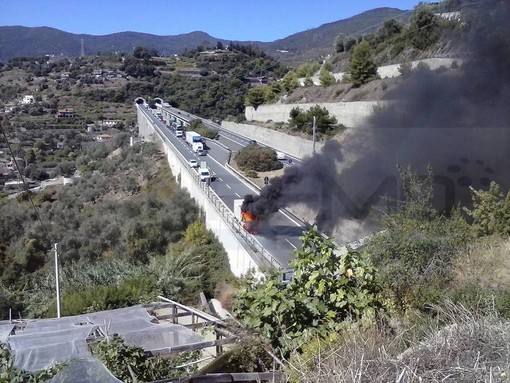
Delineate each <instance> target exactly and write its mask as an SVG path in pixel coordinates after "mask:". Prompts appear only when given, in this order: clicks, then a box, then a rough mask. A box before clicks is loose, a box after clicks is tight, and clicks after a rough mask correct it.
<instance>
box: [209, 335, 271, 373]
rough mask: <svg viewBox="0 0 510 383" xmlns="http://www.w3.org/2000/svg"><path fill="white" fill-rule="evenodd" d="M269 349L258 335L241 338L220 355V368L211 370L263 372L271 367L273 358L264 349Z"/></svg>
mask: <svg viewBox="0 0 510 383" xmlns="http://www.w3.org/2000/svg"><path fill="white" fill-rule="evenodd" d="M268 349H271V346H270V345H269V344H267V342H265V341H264V340H263V339H261V338H260V337H257V338H254V337H249V338H243V339H241V341H240V343H239V344H236V345H235V346H234V347H233V348H232V349H231V350H228V351H227V352H226V353H225V354H224V355H222V356H221V359H222V360H223V363H222V365H221V368H219V369H214V371H211V372H225V373H236V372H237V373H240V372H265V371H270V370H272V369H273V363H274V360H273V358H272V357H271V356H270V355H269V354H268V352H267V351H266V350H268ZM206 368H207V367H206Z"/></svg>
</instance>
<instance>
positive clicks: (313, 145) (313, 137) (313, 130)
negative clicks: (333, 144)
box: [312, 116, 317, 154]
mask: <svg viewBox="0 0 510 383" xmlns="http://www.w3.org/2000/svg"><path fill="white" fill-rule="evenodd" d="M316 130H317V126H316V123H315V116H313V125H312V154H315V134H316V133H315V132H316Z"/></svg>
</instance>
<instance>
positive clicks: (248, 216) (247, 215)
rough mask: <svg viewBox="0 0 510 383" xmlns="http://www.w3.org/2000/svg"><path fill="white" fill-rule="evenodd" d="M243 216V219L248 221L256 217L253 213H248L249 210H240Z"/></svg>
mask: <svg viewBox="0 0 510 383" xmlns="http://www.w3.org/2000/svg"><path fill="white" fill-rule="evenodd" d="M241 214H242V216H243V221H246V222H250V221H255V219H256V217H255V215H254V214H252V213H250V212H249V211H243V212H241Z"/></svg>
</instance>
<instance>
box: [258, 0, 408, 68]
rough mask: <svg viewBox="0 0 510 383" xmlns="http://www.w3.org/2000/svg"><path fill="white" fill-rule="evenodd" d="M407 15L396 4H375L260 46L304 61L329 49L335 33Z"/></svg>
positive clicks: (357, 31) (356, 31)
mask: <svg viewBox="0 0 510 383" xmlns="http://www.w3.org/2000/svg"><path fill="white" fill-rule="evenodd" d="M410 15H411V11H406V10H401V9H397V8H376V9H373V10H370V11H366V12H363V13H360V14H359V15H356V16H353V17H350V18H348V19H344V20H340V21H335V22H332V23H328V24H323V25H321V26H320V27H318V28H313V29H310V30H307V31H304V32H299V33H296V34H293V35H291V36H288V37H286V38H284V39H281V40H276V41H274V42H272V43H268V44H267V45H266V46H265V47H264V48H265V49H266V52H267V53H268V54H270V55H271V56H273V57H276V58H278V59H280V60H281V61H284V62H305V61H308V60H313V59H317V58H319V57H321V56H322V57H324V56H326V55H328V54H330V53H332V52H333V51H334V44H335V40H336V38H337V36H338V35H341V34H344V35H345V36H359V35H362V34H364V33H371V32H375V31H376V30H378V29H379V28H380V27H382V25H383V24H384V22H385V21H386V20H390V19H396V20H398V21H401V22H407V21H408V19H409V17H410Z"/></svg>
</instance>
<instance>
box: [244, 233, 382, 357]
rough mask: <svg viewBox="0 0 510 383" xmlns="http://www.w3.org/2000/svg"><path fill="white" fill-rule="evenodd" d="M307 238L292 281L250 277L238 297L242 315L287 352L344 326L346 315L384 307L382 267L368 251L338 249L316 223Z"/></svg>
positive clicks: (351, 317)
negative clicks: (372, 260)
mask: <svg viewBox="0 0 510 383" xmlns="http://www.w3.org/2000/svg"><path fill="white" fill-rule="evenodd" d="M301 240H302V247H301V248H300V249H299V250H297V251H296V254H295V258H294V260H293V261H292V262H291V265H292V267H293V268H294V278H293V279H292V280H291V281H289V282H288V283H284V282H282V281H281V280H280V278H279V276H278V275H277V274H273V275H270V276H269V277H267V279H266V280H265V281H263V282H259V281H256V280H255V279H248V281H247V282H246V285H245V290H242V291H241V292H240V293H239V295H238V296H237V299H236V300H235V307H234V312H235V314H236V315H237V317H238V318H240V319H241V320H242V321H243V322H244V323H245V324H246V325H247V326H248V327H249V328H252V329H254V330H256V331H257V332H259V333H260V334H262V335H264V336H265V337H267V338H268V339H269V340H270V341H271V343H272V344H273V346H275V347H277V348H279V349H280V350H282V351H283V352H284V353H287V352H288V351H290V350H291V349H295V348H296V347H297V348H299V347H300V346H301V345H302V344H303V343H304V342H306V341H307V340H310V339H311V338H312V337H314V336H320V337H326V336H327V335H328V334H329V333H330V332H331V331H337V330H339V328H340V327H341V325H342V322H343V321H344V320H348V319H349V320H356V319H360V318H363V317H365V316H366V315H369V316H372V317H373V315H374V314H375V311H376V310H377V309H378V308H379V307H380V304H379V301H378V298H377V292H378V286H377V284H376V282H375V273H376V271H375V269H374V268H373V266H372V265H371V264H370V262H369V261H368V259H367V257H366V254H365V253H361V252H357V251H353V250H349V251H347V252H345V253H341V254H340V253H338V252H337V250H336V247H335V245H334V244H333V243H332V242H331V241H330V240H328V239H325V238H324V237H323V236H322V235H321V234H320V233H319V232H318V231H317V229H316V228H315V227H313V228H311V229H310V230H308V231H307V232H305V233H304V234H303V236H302V237H301Z"/></svg>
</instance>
